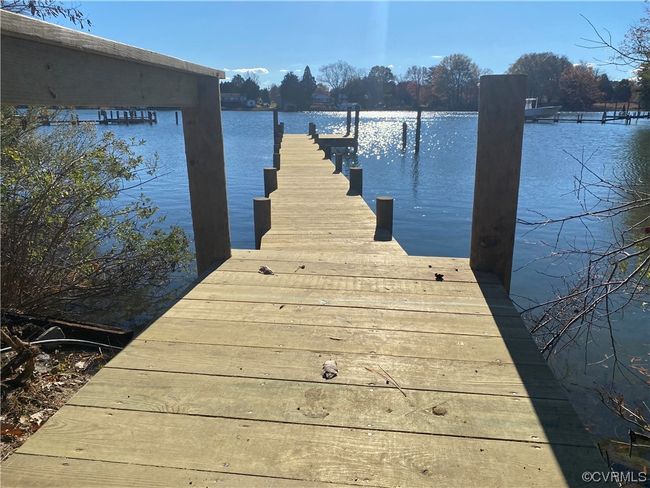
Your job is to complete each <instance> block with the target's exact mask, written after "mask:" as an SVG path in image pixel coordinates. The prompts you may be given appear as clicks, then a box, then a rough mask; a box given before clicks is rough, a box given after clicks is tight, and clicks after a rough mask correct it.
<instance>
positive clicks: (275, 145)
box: [273, 144, 280, 153]
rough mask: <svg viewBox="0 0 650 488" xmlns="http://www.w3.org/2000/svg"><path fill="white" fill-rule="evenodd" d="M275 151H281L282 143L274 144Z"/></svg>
mask: <svg viewBox="0 0 650 488" xmlns="http://www.w3.org/2000/svg"><path fill="white" fill-rule="evenodd" d="M273 152H274V153H279V152H280V144H273Z"/></svg>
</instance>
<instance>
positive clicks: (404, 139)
mask: <svg viewBox="0 0 650 488" xmlns="http://www.w3.org/2000/svg"><path fill="white" fill-rule="evenodd" d="M407 130H408V129H407V125H406V122H402V149H406V131H407Z"/></svg>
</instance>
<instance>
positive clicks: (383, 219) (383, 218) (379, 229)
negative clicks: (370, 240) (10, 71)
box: [375, 197, 393, 241]
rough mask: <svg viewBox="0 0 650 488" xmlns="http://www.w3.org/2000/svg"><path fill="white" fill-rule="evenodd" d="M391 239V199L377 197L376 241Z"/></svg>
mask: <svg viewBox="0 0 650 488" xmlns="http://www.w3.org/2000/svg"><path fill="white" fill-rule="evenodd" d="M392 238H393V197H377V226H376V227H375V240H376V241H390V240H391V239H392Z"/></svg>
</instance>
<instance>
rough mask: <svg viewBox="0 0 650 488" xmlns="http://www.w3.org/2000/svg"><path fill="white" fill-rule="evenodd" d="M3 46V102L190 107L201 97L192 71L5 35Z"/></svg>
mask: <svg viewBox="0 0 650 488" xmlns="http://www.w3.org/2000/svg"><path fill="white" fill-rule="evenodd" d="M2 15H3V20H4V18H5V17H4V16H5V15H6V13H5V12H3V13H2ZM3 28H4V23H3ZM3 32H4V30H3ZM0 49H1V51H2V53H1V65H2V84H1V86H0V90H1V96H2V103H4V104H13V105H23V104H25V105H45V106H48V107H49V106H52V105H56V106H64V107H65V106H75V107H98V106H111V107H112V106H130V107H133V106H135V107H156V106H158V107H161V106H167V107H169V106H172V107H174V106H176V107H185V106H189V105H193V104H196V102H197V91H196V78H197V77H196V76H195V75H191V74H188V73H183V72H179V71H170V70H166V69H164V68H161V67H157V66H149V65H145V64H139V63H136V62H133V61H124V60H120V59H116V58H112V57H106V56H99V55H96V54H92V53H87V52H83V51H72V50H70V49H67V48H63V47H59V46H52V45H48V44H42V43H38V42H34V41H28V40H24V39H17V38H14V37H6V36H4V35H3V36H2V42H1V43H0ZM212 79H213V80H214V82H215V83H218V79H217V78H212ZM25 80H30V81H29V83H25Z"/></svg>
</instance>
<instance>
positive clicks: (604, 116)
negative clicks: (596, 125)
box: [600, 112, 607, 124]
mask: <svg viewBox="0 0 650 488" xmlns="http://www.w3.org/2000/svg"><path fill="white" fill-rule="evenodd" d="M606 121H607V112H603V117H602V118H601V119H600V123H601V124H604V123H605V122H606Z"/></svg>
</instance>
